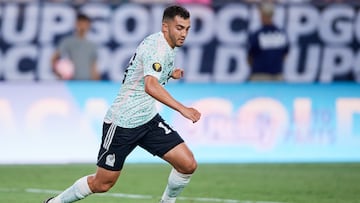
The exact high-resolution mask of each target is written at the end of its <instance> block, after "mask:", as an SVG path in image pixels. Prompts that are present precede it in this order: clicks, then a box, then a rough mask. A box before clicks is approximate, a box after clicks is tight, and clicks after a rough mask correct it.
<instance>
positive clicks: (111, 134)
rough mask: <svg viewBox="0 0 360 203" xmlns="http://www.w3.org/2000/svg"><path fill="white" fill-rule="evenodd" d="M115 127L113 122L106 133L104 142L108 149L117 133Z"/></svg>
mask: <svg viewBox="0 0 360 203" xmlns="http://www.w3.org/2000/svg"><path fill="white" fill-rule="evenodd" d="M115 129H116V125H115V124H114V123H111V125H110V127H109V130H108V131H107V133H106V136H105V139H104V143H103V147H104V148H105V149H106V150H109V147H110V144H111V142H112V139H113V137H114V134H115Z"/></svg>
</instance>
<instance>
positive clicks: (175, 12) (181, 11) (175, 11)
mask: <svg viewBox="0 0 360 203" xmlns="http://www.w3.org/2000/svg"><path fill="white" fill-rule="evenodd" d="M175 16H180V17H182V18H184V19H188V18H190V13H189V11H188V10H186V8H184V7H181V6H177V5H173V6H169V7H167V8H166V9H165V10H164V14H163V19H162V20H163V21H164V20H170V19H173V18H174V17H175Z"/></svg>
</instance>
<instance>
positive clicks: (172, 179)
mask: <svg viewBox="0 0 360 203" xmlns="http://www.w3.org/2000/svg"><path fill="white" fill-rule="evenodd" d="M191 175H192V174H182V173H179V172H178V171H176V170H175V169H174V168H173V169H172V170H171V172H170V175H169V179H168V184H167V186H166V189H165V191H164V193H163V195H162V198H161V202H162V203H174V202H175V201H176V197H177V196H178V195H179V194H180V193H181V191H182V190H183V189H184V187H185V186H186V185H187V184H188V183H189V182H190V178H191Z"/></svg>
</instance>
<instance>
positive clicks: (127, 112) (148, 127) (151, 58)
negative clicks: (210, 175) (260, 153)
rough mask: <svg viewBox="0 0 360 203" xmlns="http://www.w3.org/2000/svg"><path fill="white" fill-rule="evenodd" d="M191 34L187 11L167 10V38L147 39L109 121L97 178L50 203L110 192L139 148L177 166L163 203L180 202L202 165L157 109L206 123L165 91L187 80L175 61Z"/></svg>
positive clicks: (164, 22)
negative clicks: (164, 108) (174, 82)
mask: <svg viewBox="0 0 360 203" xmlns="http://www.w3.org/2000/svg"><path fill="white" fill-rule="evenodd" d="M189 29H190V14H189V12H188V11H187V10H186V9H185V8H183V7H180V6H176V5H175V6H170V7H167V8H166V9H165V10H164V13H163V20H162V28H161V32H158V33H155V34H152V35H150V36H148V37H146V38H145V39H144V40H143V41H142V42H141V44H140V45H139V46H138V47H137V49H136V52H135V54H134V55H133V57H132V58H131V60H130V63H129V66H128V68H127V69H126V71H125V76H124V80H123V84H122V85H121V88H120V92H119V94H118V95H117V97H116V99H115V100H114V102H113V104H112V105H111V107H110V108H109V110H108V112H107V114H106V116H105V119H104V124H103V137H102V142H101V146H100V150H99V154H98V161H97V166H98V167H97V171H96V173H95V174H93V175H89V176H85V177H82V178H80V179H79V180H77V181H76V182H75V183H74V184H73V185H72V186H70V187H69V188H68V189H66V190H65V191H63V192H62V193H60V194H59V195H58V196H56V197H53V198H50V199H48V200H46V201H45V203H60V202H61V203H68V202H75V201H77V200H81V199H83V198H85V197H86V196H88V195H90V194H93V193H102V192H107V191H108V190H109V189H110V188H111V187H112V186H113V185H114V184H115V183H116V181H117V179H118V177H119V176H120V173H121V169H122V168H123V164H124V161H125V158H126V157H127V156H128V155H129V153H131V151H132V150H133V149H134V148H135V147H136V146H140V147H142V148H144V149H145V150H147V151H148V152H150V153H151V154H153V155H156V156H159V157H161V158H162V159H163V160H165V161H167V162H168V163H170V164H171V165H172V166H173V169H172V170H171V172H170V175H169V178H168V184H167V186H166V188H165V191H164V193H163V195H162V198H161V201H160V202H162V203H173V202H175V200H176V197H177V196H178V195H179V194H180V193H181V191H182V190H183V188H184V187H185V186H186V185H187V184H188V183H189V181H190V177H191V175H192V174H193V173H194V171H195V169H196V167H197V163H196V160H195V159H194V156H193V153H192V152H191V151H190V149H189V148H188V146H187V145H186V144H185V143H184V140H183V139H182V138H181V137H180V135H179V134H178V133H177V132H176V131H175V130H174V129H172V128H171V127H170V126H169V125H168V124H167V123H166V122H165V121H164V119H163V118H162V117H161V116H160V115H159V114H158V112H157V110H156V107H155V103H156V100H157V101H160V102H162V103H163V104H165V105H167V106H169V107H170V108H172V109H174V110H176V111H178V112H179V113H180V114H181V115H183V116H184V117H185V118H187V119H189V120H191V121H192V122H197V121H198V120H199V119H200V116H201V115H200V112H199V111H197V110H196V109H194V108H192V107H187V106H184V105H183V104H182V103H180V102H179V101H177V100H175V99H174V98H173V97H172V96H171V95H170V94H169V93H168V91H166V89H165V88H164V87H163V85H164V84H166V83H167V81H168V80H169V79H170V78H173V79H179V78H181V77H182V76H183V70H182V69H179V68H174V59H175V52H176V49H177V47H181V46H182V45H183V44H184V40H185V38H186V36H187V34H188V32H189Z"/></svg>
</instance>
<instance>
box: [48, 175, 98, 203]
mask: <svg viewBox="0 0 360 203" xmlns="http://www.w3.org/2000/svg"><path fill="white" fill-rule="evenodd" d="M92 193H93V192H92V191H91V190H90V187H89V184H88V182H87V176H85V177H82V178H80V179H79V180H77V181H76V182H75V183H74V184H73V185H72V186H70V187H69V188H67V189H66V190H65V191H63V192H62V193H61V194H59V195H58V196H56V197H55V198H54V199H52V200H51V201H50V203H70V202H76V201H78V200H81V199H84V198H85V197H86V196H88V195H90V194H92Z"/></svg>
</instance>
